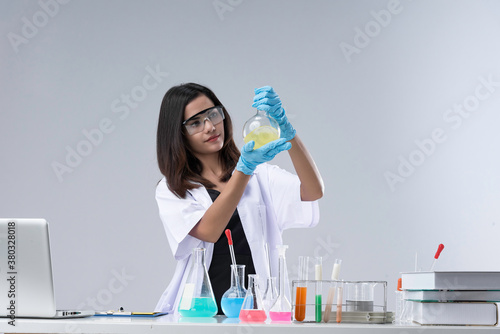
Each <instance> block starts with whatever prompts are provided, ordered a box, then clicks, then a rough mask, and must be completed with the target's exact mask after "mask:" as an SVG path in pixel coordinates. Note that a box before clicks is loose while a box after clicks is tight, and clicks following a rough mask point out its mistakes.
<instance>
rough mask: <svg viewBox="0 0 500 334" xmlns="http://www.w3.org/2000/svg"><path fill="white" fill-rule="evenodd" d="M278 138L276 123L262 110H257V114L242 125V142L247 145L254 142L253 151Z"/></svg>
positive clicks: (278, 129)
mask: <svg viewBox="0 0 500 334" xmlns="http://www.w3.org/2000/svg"><path fill="white" fill-rule="evenodd" d="M279 138H280V127H279V125H278V122H276V120H275V119H274V118H272V117H270V116H268V115H267V113H266V112H265V111H263V110H257V113H256V114H255V115H254V116H252V117H251V118H249V119H248V121H246V123H245V125H243V141H244V142H245V143H248V142H249V141H252V140H254V141H255V146H254V149H257V148H259V147H261V146H262V145H265V144H267V143H269V142H271V141H273V140H276V139H279Z"/></svg>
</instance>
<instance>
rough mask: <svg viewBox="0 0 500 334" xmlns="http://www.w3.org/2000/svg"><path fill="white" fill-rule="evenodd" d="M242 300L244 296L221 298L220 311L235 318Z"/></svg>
mask: <svg viewBox="0 0 500 334" xmlns="http://www.w3.org/2000/svg"><path fill="white" fill-rule="evenodd" d="M243 300H245V298H222V299H221V301H220V304H221V307H222V312H224V314H225V315H226V317H228V318H237V317H238V316H239V315H240V310H241V305H243Z"/></svg>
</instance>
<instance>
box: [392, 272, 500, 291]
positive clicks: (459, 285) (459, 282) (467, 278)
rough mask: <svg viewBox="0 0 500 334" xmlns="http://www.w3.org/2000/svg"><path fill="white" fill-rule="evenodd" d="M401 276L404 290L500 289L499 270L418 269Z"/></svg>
mask: <svg viewBox="0 0 500 334" xmlns="http://www.w3.org/2000/svg"><path fill="white" fill-rule="evenodd" d="M401 278H402V281H403V285H402V288H403V290H500V272H498V271H418V272H408V273H402V274H401Z"/></svg>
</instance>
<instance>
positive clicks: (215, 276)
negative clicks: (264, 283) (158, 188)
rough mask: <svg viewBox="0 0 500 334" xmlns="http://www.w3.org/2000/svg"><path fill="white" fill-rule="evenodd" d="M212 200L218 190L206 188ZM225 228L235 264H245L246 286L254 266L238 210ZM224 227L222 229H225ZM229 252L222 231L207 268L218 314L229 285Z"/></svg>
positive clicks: (253, 272) (217, 194)
mask: <svg viewBox="0 0 500 334" xmlns="http://www.w3.org/2000/svg"><path fill="white" fill-rule="evenodd" d="M207 191H208V193H209V195H210V197H211V198H212V201H215V199H216V198H217V197H218V196H219V194H220V192H219V191H217V190H214V189H207ZM226 229H230V230H231V236H232V238H233V247H234V257H235V258H236V263H237V264H244V265H245V286H247V277H248V275H249V274H255V267H254V265H253V260H252V252H251V251H250V246H249V245H248V241H247V238H246V236H245V232H244V231H243V226H242V225H241V219H240V216H239V215H238V210H234V213H233V215H232V216H231V219H229V222H228V224H227V226H226ZM226 229H224V231H225V230H226ZM231 264H232V262H231V254H230V253H229V245H228V242H227V237H226V234H225V233H224V232H223V233H222V235H221V236H220V237H219V240H217V242H216V243H215V244H214V253H213V256H212V262H211V263H210V268H209V269H208V276H209V277H210V283H211V284H212V289H213V291H214V295H215V301H216V302H217V307H218V308H219V313H218V314H224V313H223V312H222V308H221V304H220V302H221V298H222V295H223V294H224V292H226V291H227V290H228V289H229V287H230V286H231Z"/></svg>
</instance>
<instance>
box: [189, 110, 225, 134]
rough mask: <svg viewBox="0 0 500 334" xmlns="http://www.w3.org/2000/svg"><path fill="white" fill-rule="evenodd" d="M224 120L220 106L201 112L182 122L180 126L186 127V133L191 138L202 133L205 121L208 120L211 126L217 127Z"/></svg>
mask: <svg viewBox="0 0 500 334" xmlns="http://www.w3.org/2000/svg"><path fill="white" fill-rule="evenodd" d="M224 118H225V117H224V111H223V110H222V106H215V107H210V108H208V109H205V110H202V111H200V112H199V113H197V114H195V115H193V116H191V117H189V118H188V119H187V120H185V121H184V122H182V125H184V126H185V127H186V131H187V133H188V134H189V135H191V136H192V135H194V134H197V133H199V132H202V131H203V129H204V128H205V121H207V120H208V121H210V123H212V125H217V124H219V123H220V122H222V121H223V120H224Z"/></svg>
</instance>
